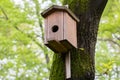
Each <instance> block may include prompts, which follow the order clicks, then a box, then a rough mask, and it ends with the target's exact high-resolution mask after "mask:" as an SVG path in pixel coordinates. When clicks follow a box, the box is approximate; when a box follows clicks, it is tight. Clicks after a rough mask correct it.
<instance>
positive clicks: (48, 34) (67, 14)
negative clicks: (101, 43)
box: [41, 5, 79, 53]
mask: <svg viewBox="0 0 120 80" xmlns="http://www.w3.org/2000/svg"><path fill="white" fill-rule="evenodd" d="M41 15H42V16H43V17H44V18H45V36H44V43H45V45H47V46H48V47H49V48H50V49H52V50H53V51H54V52H56V53H65V52H67V51H68V50H70V49H71V48H73V47H75V48H77V31H76V23H77V22H79V19H78V18H77V17H76V16H75V15H74V14H73V13H72V12H71V11H70V10H69V9H68V8H67V7H65V6H57V5H53V6H51V7H50V8H48V9H46V10H45V11H43V12H42V13H41Z"/></svg>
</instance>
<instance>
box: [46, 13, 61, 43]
mask: <svg viewBox="0 0 120 80" xmlns="http://www.w3.org/2000/svg"><path fill="white" fill-rule="evenodd" d="M46 22H47V23H46V26H45V30H46V31H45V32H46V41H50V40H56V41H59V40H63V12H61V11H56V12H54V13H52V14H50V15H49V16H48V17H47V18H46Z"/></svg>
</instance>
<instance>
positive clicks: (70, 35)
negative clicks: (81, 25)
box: [64, 12, 77, 48]
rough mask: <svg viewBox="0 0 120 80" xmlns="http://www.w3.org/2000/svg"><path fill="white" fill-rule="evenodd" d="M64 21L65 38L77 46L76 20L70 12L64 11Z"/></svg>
mask: <svg viewBox="0 0 120 80" xmlns="http://www.w3.org/2000/svg"><path fill="white" fill-rule="evenodd" d="M64 22H65V23H64V39H66V40H68V41H69V42H70V43H71V44H72V45H73V46H74V47H75V48H77V30H76V21H74V20H73V19H72V18H71V17H70V16H69V15H68V13H65V12H64Z"/></svg>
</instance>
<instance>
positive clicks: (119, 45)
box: [98, 38, 120, 47]
mask: <svg viewBox="0 0 120 80" xmlns="http://www.w3.org/2000/svg"><path fill="white" fill-rule="evenodd" d="M98 40H100V41H109V42H112V43H114V44H116V45H117V46H118V47H120V44H119V43H117V42H116V41H114V40H112V39H100V38H99V39H98Z"/></svg>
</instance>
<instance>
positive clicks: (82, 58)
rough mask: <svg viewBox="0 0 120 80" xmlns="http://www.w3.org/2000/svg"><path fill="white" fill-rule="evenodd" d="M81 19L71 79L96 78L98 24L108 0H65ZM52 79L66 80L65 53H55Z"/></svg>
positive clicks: (84, 79)
mask: <svg viewBox="0 0 120 80" xmlns="http://www.w3.org/2000/svg"><path fill="white" fill-rule="evenodd" d="M63 3H64V4H68V5H69V8H70V9H71V10H72V11H73V12H74V13H75V15H76V16H77V17H78V18H79V19H80V22H79V23H77V44H78V49H72V50H71V51H70V53H71V79H69V80H94V78H95V66H94V65H95V63H94V62H95V60H94V56H95V55H94V54H95V45H96V41H97V32H98V25H99V21H100V18H101V14H102V12H103V10H104V8H105V5H106V3H107V0H64V1H63ZM50 80H65V55H64V54H54V57H53V64H52V68H51V73H50Z"/></svg>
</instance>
